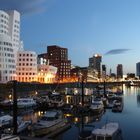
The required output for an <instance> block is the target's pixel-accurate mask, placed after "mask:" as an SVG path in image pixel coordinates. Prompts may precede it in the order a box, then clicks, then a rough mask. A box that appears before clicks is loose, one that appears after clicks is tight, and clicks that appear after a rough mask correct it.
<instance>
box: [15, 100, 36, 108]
mask: <svg viewBox="0 0 140 140" xmlns="http://www.w3.org/2000/svg"><path fill="white" fill-rule="evenodd" d="M17 106H18V108H29V107H34V106H36V101H35V100H34V99H33V98H20V99H17Z"/></svg>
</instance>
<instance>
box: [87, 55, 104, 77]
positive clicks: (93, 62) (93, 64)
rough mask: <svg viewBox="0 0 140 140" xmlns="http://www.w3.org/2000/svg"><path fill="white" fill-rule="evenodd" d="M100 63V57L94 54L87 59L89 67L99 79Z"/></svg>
mask: <svg viewBox="0 0 140 140" xmlns="http://www.w3.org/2000/svg"><path fill="white" fill-rule="evenodd" d="M101 62H102V56H101V55H99V54H95V55H93V57H91V58H89V67H90V68H93V69H94V70H96V71H97V72H98V78H100V77H101Z"/></svg>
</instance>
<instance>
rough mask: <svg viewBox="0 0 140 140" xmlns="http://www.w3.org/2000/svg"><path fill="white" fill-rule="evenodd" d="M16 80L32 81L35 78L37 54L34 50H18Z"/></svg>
mask: <svg viewBox="0 0 140 140" xmlns="http://www.w3.org/2000/svg"><path fill="white" fill-rule="evenodd" d="M17 80H18V81H19V82H32V81H36V80H37V54H36V53H35V52H32V51H19V52H18V55H17Z"/></svg>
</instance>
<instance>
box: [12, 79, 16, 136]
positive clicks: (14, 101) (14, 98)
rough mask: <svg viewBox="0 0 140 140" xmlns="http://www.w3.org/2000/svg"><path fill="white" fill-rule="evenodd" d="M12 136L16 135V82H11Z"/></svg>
mask: <svg viewBox="0 0 140 140" xmlns="http://www.w3.org/2000/svg"><path fill="white" fill-rule="evenodd" d="M13 125H14V131H13V134H14V135H16V134H17V81H16V80H14V81H13Z"/></svg>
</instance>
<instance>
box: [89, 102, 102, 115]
mask: <svg viewBox="0 0 140 140" xmlns="http://www.w3.org/2000/svg"><path fill="white" fill-rule="evenodd" d="M90 110H91V111H92V112H94V113H100V112H102V111H103V110H104V105H103V101H102V100H101V99H95V100H94V101H93V102H92V103H91V106H90Z"/></svg>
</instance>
